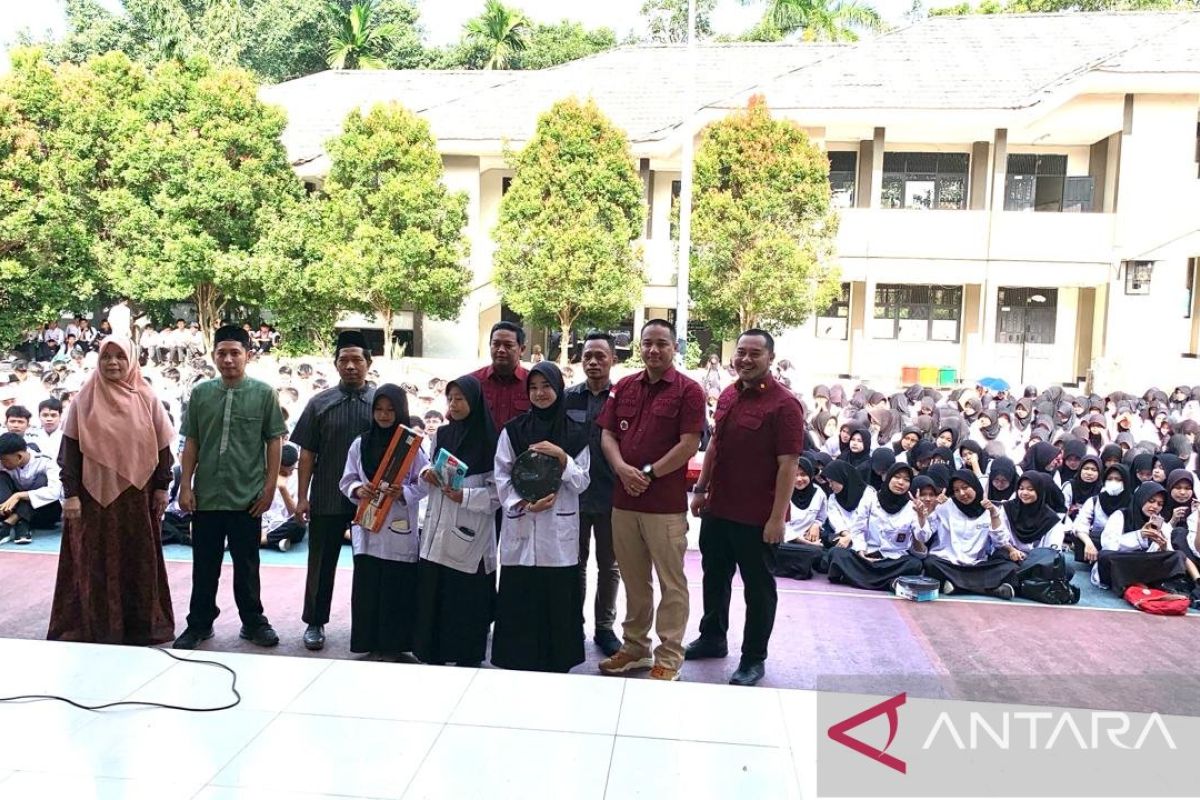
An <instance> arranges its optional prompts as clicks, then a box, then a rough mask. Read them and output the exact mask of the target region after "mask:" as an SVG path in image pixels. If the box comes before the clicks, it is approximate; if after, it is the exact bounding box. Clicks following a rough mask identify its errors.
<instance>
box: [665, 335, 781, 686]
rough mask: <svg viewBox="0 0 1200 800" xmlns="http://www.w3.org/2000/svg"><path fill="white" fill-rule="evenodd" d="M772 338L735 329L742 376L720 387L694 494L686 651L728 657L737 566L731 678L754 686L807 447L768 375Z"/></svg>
mask: <svg viewBox="0 0 1200 800" xmlns="http://www.w3.org/2000/svg"><path fill="white" fill-rule="evenodd" d="M774 360H775V340H774V339H772V338H771V334H769V333H767V332H766V331H764V330H759V329H758V328H751V329H750V330H748V331H746V332H745V333H743V334H742V335H741V336H740V337H738V342H737V351H736V352H735V353H734V356H733V366H734V368H735V369H737V373H738V382H737V383H735V384H733V385H731V386H729V387H728V388H726V389H725V391H723V392H721V397H720V399H719V400H717V411H716V414H715V423H716V424H715V427H714V430H713V436H712V440H711V441H710V442H709V444H708V450H706V451H705V453H704V468H703V469H702V470H701V471H700V478H699V480H697V481H696V487H695V489H694V490H693V495H692V513H693V514H694V515H696V516H698V517H703V520H704V521H703V522H702V523H701V525H700V556H701V564H702V566H703V568H704V616H703V617H702V618H701V620H700V638H699V639H697V640H695V641H694V642H692V643H691V644H689V645H688V646H687V652H686V655H685V657H686V658H687V659H688V660H689V661H690V660H695V659H701V658H724V657H725V654H726V651H727V645H726V643H725V635H726V633H727V632H728V630H729V595H730V588H731V586H732V584H733V571H734V569H735V568H736V569H737V570H738V571H739V572H741V574H742V583H743V584H744V585H745V587H746V588H745V594H746V627H745V631H744V632H743V634H742V660H741V663H740V664H738V668H737V671H736V672H734V673H733V677H732V678H730V679H729V682H730V683H732V684H735V685H737V686H753V685H754V684H756V683H758V682H759V681H760V680H762V678H763V676H764V675H765V674H766V667H765V663H764V662H765V661H766V659H767V642H768V641H769V640H770V638H771V629H772V628H773V627H774V626H775V603H776V595H775V576H774V575H773V574H772V573H771V565H772V564H773V563H774V560H775V556H774V553H775V545H777V544H778V543H779V542H781V541H782V540H783V526H784V522H785V521H786V520H787V512H788V504H789V502H790V501H791V497H792V484H793V483H794V482H795V480H796V462H797V460H798V459H799V458H800V453H801V451H802V450H803V449H804V411H803V410H802V408H801V407H800V401H798V400H797V399H796V397H795V396H794V395H793V394H792V393H791V392H790V391H789V390H788V389H786V388H784V386H783V385H782V384H780V383H778V382H777V381H776V380H775V379H774V378H773V377H772V376H771V362H772V361H774Z"/></svg>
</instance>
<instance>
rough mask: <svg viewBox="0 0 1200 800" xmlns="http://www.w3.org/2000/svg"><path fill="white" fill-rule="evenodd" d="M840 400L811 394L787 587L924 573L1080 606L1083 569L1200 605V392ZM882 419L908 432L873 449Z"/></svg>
mask: <svg viewBox="0 0 1200 800" xmlns="http://www.w3.org/2000/svg"><path fill="white" fill-rule="evenodd" d="M834 388H835V389H837V390H838V391H831V390H830V389H829V388H828V387H825V386H818V387H816V389H815V390H814V392H813V396H814V404H815V409H816V412H817V413H816V415H815V417H813V418H812V419H813V423H812V424H810V425H809V426H808V430H807V431H806V433H807V435H808V442H809V446H810V450H809V451H808V452H806V453H805V454H804V456H803V457H802V458H801V459H800V465H799V468H798V470H797V479H796V488H795V491H794V492H793V502H792V508H791V516H792V520H793V521H792V522H789V527H788V532H787V535H786V537H785V541H784V543H783V544H782V545H781V546H780V549H779V558H778V560H777V563H778V570H779V572H778V574H780V575H786V576H789V577H795V578H800V579H803V578H807V577H811V573H812V571H814V570H815V571H818V572H827V573H828V575H829V579H830V580H831V581H834V582H844V583H849V584H853V585H856V586H859V587H861V588H870V589H886V588H889V587H890V586H891V585H892V583H893V581H894V579H895V578H897V577H900V576H902V575H906V574H917V573H923V574H925V575H927V576H929V577H933V578H936V579H938V580H939V581H941V582H942V590H943V592H946V593H950V592H974V593H982V594H990V595H994V596H997V597H1001V598H1006V599H1011V598H1013V597H1015V596H1023V597H1026V598H1028V599H1033V600H1037V601H1040V602H1045V603H1072V602H1076V601H1077V600H1078V596H1079V595H1078V587H1074V586H1071V583H1070V581H1071V577H1072V574H1073V572H1074V566H1073V563H1074V564H1082V565H1084V566H1087V567H1088V568H1089V569H1090V579H1091V582H1092V583H1093V584H1094V585H1096V586H1098V587H1101V588H1108V589H1111V590H1112V591H1114V592H1115V593H1117V594H1123V593H1124V591H1125V590H1126V589H1127V588H1128V587H1129V586H1131V585H1134V584H1146V585H1149V586H1152V587H1156V588H1162V589H1165V590H1167V591H1172V592H1178V593H1184V594H1187V593H1189V592H1190V593H1191V596H1192V600H1193V605H1200V588H1197V581H1200V536H1198V534H1197V527H1198V526H1197V519H1198V517H1200V513H1198V512H1197V507H1198V504H1197V501H1196V489H1195V480H1196V476H1195V473H1194V472H1193V471H1192V469H1193V468H1194V467H1195V465H1196V452H1195V440H1196V435H1197V433H1200V387H1197V389H1198V391H1193V390H1191V389H1188V388H1187V387H1180V388H1179V389H1177V390H1176V391H1175V393H1174V395H1172V397H1171V398H1168V397H1167V396H1166V395H1165V394H1164V393H1162V392H1160V391H1159V390H1156V389H1151V390H1149V391H1147V392H1146V393H1145V395H1143V397H1141V398H1136V397H1132V396H1130V395H1126V394H1123V393H1115V394H1113V395H1109V396H1108V397H1107V398H1103V397H1099V396H1094V395H1093V396H1082V397H1069V396H1067V395H1066V394H1064V393H1063V391H1062V389H1060V388H1057V387H1055V388H1052V389H1050V390H1047V391H1046V392H1043V393H1041V394H1039V393H1038V392H1037V390H1036V389H1034V388H1033V387H1026V389H1025V392H1024V395H1025V396H1024V397H1023V398H1021V399H1020V400H1018V401H1016V402H1013V400H1012V399H1011V398H1009V397H1008V396H1007V393H1006V392H991V391H988V390H986V389H984V388H983V387H978V388H977V389H976V390H975V391H971V390H959V391H956V392H953V393H951V394H950V395H949V396H948V397H945V398H944V397H943V396H942V394H941V393H939V392H937V391H936V390H932V389H925V388H922V387H920V386H913V387H910V388H909V389H908V390H905V391H904V392H899V393H897V394H894V395H892V396H891V398H888V397H884V396H882V395H878V393H875V394H874V395H872V394H871V393H869V392H868V390H866V389H865V387H861V386H860V387H858V388H857V389H856V391H855V392H854V393H853V395H850V396H849V397H848V396H847V394H846V392H845V391H844V390H840V387H834ZM834 398H837V399H838V400H839V401H840V402H839V403H835V402H834V401H833V399H834ZM918 403H919V405H918ZM888 406H890V409H891V410H892V411H893V414H894V415H895V416H897V417H898V418H899V419H898V420H897V419H894V418H893V415H891V414H890V415H889V416H888V418H887V419H886V420H884V421H885V422H886V423H887V427H888V428H889V429H891V430H892V431H893V433H892V436H891V437H890V439H888V438H887V437H883V438H879V436H878V433H879V431H880V430H881V426H880V424H879V421H880V416H879V411H880V410H881V409H883V408H885V407H888ZM972 418H974V419H972ZM1081 420H1082V422H1081ZM968 436H975V437H978V438H979V441H976V440H975V439H972V438H966V437H968ZM864 441H873V442H874V444H876V445H878V447H877V449H876V450H875V451H874V452H871V453H868V452H867V451H866V450H865V449H864V448H863V447H862V442H864ZM877 455H878V456H881V457H880V458H876V456H877ZM892 458H898V459H899V460H898V461H897V462H896V465H895V466H893V467H891V468H889V469H888V471H887V472H886V473H885V474H883V476H882V477H880V468H881V465H882V464H884V463H887V462H888V460H889V459H892ZM830 459H832V461H830ZM1017 462H1019V466H1018V463H1017ZM873 487H874V488H873ZM902 488H903V489H905V490H906V491H908V492H909V496H907V497H904V498H902V497H901V496H900V492H901V489H902ZM839 551H845V552H839ZM1068 553H1070V554H1071V555H1072V558H1071V559H1068V558H1067V554H1068ZM910 559H913V560H912V561H910ZM917 566H919V569H916V567H917ZM914 569H916V572H914Z"/></svg>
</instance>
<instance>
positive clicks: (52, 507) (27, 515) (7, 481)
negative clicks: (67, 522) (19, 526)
mask: <svg viewBox="0 0 1200 800" xmlns="http://www.w3.org/2000/svg"><path fill="white" fill-rule="evenodd" d="M39 480H40V482H41V486H33V487H31V488H34V489H40V488H43V487H44V486H45V485H46V482H45V476H40V477H39ZM23 491H25V490H24V489H21V488H20V487H18V486H17V483H16V481H14V480H13V479H12V476H11V475H9V474H8V473H7V472H0V503H3V502H4V501H5V500H7V499H8V498H10V497H12V496H13V495H14V494H16V493H17V492H23ZM13 514H16V515H17V516H18V517H20V518H21V519H22V520H24V521H25V522H28V523H29V527H30V528H32V529H34V530H38V529H40V528H53V527H54V526H55V525H57V524H58V521H59V520H60V519H62V503H60V502H58V501H57V500H56V501H54V502H53V503H47V504H46V505H44V506H41V507H39V508H34V507H33V504H32V503H30V502H29V501H28V500H22V501H21V502H19V503H17V505H16V507H15V508H13Z"/></svg>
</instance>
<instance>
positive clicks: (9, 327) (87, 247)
mask: <svg viewBox="0 0 1200 800" xmlns="http://www.w3.org/2000/svg"><path fill="white" fill-rule="evenodd" d="M11 55H12V70H11V72H10V73H9V74H8V75H6V76H4V77H3V78H0V342H2V343H3V344H4V346H5V347H8V346H11V345H13V344H16V343H17V342H18V341H19V340H20V338H21V333H22V331H24V330H26V329H29V328H33V327H36V326H38V325H40V324H41V323H44V322H46V321H48V320H49V319H57V318H58V316H59V315H60V314H61V313H62V312H63V311H66V310H68V309H72V308H80V307H82V306H83V305H84V304H86V303H87V302H88V300H89V299H90V298H91V297H92V295H93V294H94V293H95V291H96V285H97V281H96V270H95V262H94V260H93V259H92V256H91V245H92V242H93V235H92V230H91V228H90V226H89V221H90V220H91V219H92V218H93V211H92V204H91V203H90V200H89V197H88V191H87V190H88V184H89V182H90V181H91V180H92V178H93V177H94V171H95V167H94V161H93V162H92V163H91V164H89V163H88V161H87V159H83V158H80V157H79V156H78V154H76V153H73V152H71V151H70V150H68V149H66V148H65V147H63V144H64V142H67V141H70V140H71V139H74V138H76V137H81V138H82V139H83V140H84V141H83V142H82V144H83V145H84V146H85V147H86V146H87V144H88V142H87V141H86V140H87V138H88V136H87V131H86V130H81V129H79V127H78V126H77V124H78V123H81V122H83V121H84V119H83V118H82V117H79V116H76V115H74V114H73V110H74V109H73V108H72V100H73V97H72V95H71V92H70V91H69V90H68V88H67V87H64V85H63V83H62V82H60V81H59V80H58V78H57V76H56V75H55V73H54V71H53V69H52V68H51V67H50V65H49V64H47V63H46V62H45V60H44V59H43V58H42V54H41V52H40V51H39V50H37V49H29V50H16V51H14V52H13V53H12V54H11ZM84 79H85V76H79V78H78V80H79V81H82V80H84ZM104 119H105V118H96V119H93V120H92V122H93V124H95V125H96V128H97V129H98V128H100V126H101V124H102V122H103V121H104ZM99 146H103V145H102V144H101V145H99Z"/></svg>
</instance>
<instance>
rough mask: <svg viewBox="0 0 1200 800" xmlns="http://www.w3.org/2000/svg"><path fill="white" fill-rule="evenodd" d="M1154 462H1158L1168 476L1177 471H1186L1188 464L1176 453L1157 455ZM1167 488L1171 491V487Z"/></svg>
mask: <svg viewBox="0 0 1200 800" xmlns="http://www.w3.org/2000/svg"><path fill="white" fill-rule="evenodd" d="M1154 460H1155V461H1157V462H1158V464H1159V466H1161V467H1162V470H1163V472H1164V473H1166V474H1167V475H1170V474H1171V473H1172V472H1174V471H1175V470H1177V469H1184V468H1185V467H1186V466H1187V463H1186V462H1185V461H1184V460H1183V459H1182V458H1180V457H1179V456H1177V455H1175V454H1174V453H1157V454H1156V455H1155V456H1154ZM1152 464H1153V462H1152ZM1151 469H1153V466H1151ZM1167 488H1168V489H1170V488H1171V487H1170V486H1168V487H1167Z"/></svg>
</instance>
